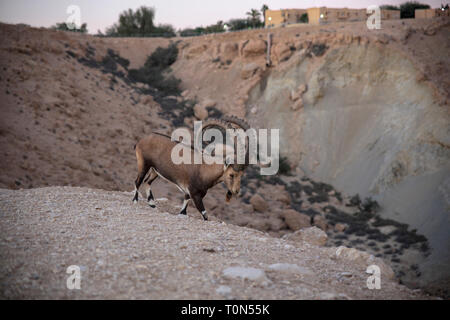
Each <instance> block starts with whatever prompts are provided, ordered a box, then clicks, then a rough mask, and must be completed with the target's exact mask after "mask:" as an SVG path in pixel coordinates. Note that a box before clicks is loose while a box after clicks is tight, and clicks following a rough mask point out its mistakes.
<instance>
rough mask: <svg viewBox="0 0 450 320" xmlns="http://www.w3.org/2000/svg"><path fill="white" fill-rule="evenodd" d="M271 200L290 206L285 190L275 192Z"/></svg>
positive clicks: (288, 196) (289, 197) (289, 199)
mask: <svg viewBox="0 0 450 320" xmlns="http://www.w3.org/2000/svg"><path fill="white" fill-rule="evenodd" d="M273 199H274V200H276V201H280V202H282V203H284V204H290V203H291V195H290V194H289V192H287V191H286V190H283V191H279V192H278V191H277V192H276V193H275V194H274V195H273Z"/></svg>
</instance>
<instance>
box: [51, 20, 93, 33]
mask: <svg viewBox="0 0 450 320" xmlns="http://www.w3.org/2000/svg"><path fill="white" fill-rule="evenodd" d="M50 28H51V29H54V30H61V31H71V32H80V33H87V31H88V30H87V24H86V23H83V24H82V25H81V27H80V28H69V27H68V26H67V23H65V22H62V23H57V24H55V25H54V26H52V27H50Z"/></svg>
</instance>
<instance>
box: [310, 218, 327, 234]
mask: <svg viewBox="0 0 450 320" xmlns="http://www.w3.org/2000/svg"><path fill="white" fill-rule="evenodd" d="M313 225H315V226H317V227H319V228H320V229H322V230H323V231H327V229H328V224H327V220H325V218H324V217H322V216H321V215H320V214H316V215H315V216H314V219H313Z"/></svg>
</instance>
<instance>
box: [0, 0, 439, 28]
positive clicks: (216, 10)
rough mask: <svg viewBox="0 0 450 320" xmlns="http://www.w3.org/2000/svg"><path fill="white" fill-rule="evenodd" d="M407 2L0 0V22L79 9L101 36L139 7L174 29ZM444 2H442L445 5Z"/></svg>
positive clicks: (63, 17) (45, 19) (46, 19)
mask: <svg viewBox="0 0 450 320" xmlns="http://www.w3.org/2000/svg"><path fill="white" fill-rule="evenodd" d="M405 1H406V0H359V1H355V0H302V1H300V0H226V1H217V0H189V1H188V0H128V1H125V0H39V1H37V0H0V21H1V22H5V23H25V24H29V25H31V26H34V27H49V26H51V25H54V24H55V23H56V22H65V21H67V18H68V17H69V15H70V14H68V13H67V8H68V7H69V6H70V5H77V6H79V8H80V13H81V22H82V23H87V27H88V30H89V33H97V30H101V31H102V32H104V30H105V28H106V27H108V26H110V25H112V24H113V23H115V22H117V20H118V17H119V14H120V13H121V12H122V11H124V10H126V9H128V8H132V9H137V8H139V7H140V6H148V7H154V8H155V10H156V15H155V23H156V24H160V23H169V24H172V25H173V26H174V27H175V28H176V29H181V28H186V27H196V26H201V25H203V26H206V25H209V24H214V23H216V22H217V21H219V20H222V21H227V20H229V19H231V18H244V17H245V13H246V12H247V11H249V10H250V9H251V8H255V9H258V10H259V9H261V7H262V5H263V4H267V5H268V6H269V8H270V9H273V10H276V9H287V8H310V7H319V6H327V7H335V8H338V7H348V8H367V7H368V6H369V5H382V4H394V5H398V4H400V3H403V2H405ZM420 2H421V3H426V4H429V5H430V6H431V7H432V8H438V7H440V5H441V0H421V1H420ZM444 2H445V1H444Z"/></svg>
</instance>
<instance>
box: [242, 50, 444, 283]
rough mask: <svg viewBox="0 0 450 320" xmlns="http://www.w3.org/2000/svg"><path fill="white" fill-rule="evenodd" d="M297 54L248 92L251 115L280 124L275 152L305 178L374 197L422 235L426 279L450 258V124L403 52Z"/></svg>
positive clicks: (268, 124)
mask: <svg viewBox="0 0 450 320" xmlns="http://www.w3.org/2000/svg"><path fill="white" fill-rule="evenodd" d="M322 50H323V51H325V52H319V53H318V55H317V56H316V55H315V54H314V47H310V48H309V49H308V48H305V49H303V50H300V51H299V52H296V53H295V54H294V55H293V56H292V57H291V58H290V60H289V62H288V63H286V64H284V65H280V66H278V67H277V68H275V69H274V70H273V71H271V72H270V73H269V74H268V75H267V76H266V77H265V78H264V79H262V81H261V82H260V83H259V85H257V86H255V88H254V89H253V90H252V91H251V92H250V94H249V100H248V102H247V107H248V114H249V117H250V118H254V119H257V120H256V121H255V122H257V123H259V124H260V125H262V124H264V125H262V126H264V127H268V128H279V129H280V139H281V141H280V150H281V153H282V155H284V156H286V157H288V158H289V160H290V162H291V163H292V164H294V165H296V166H298V167H299V168H301V169H302V170H303V171H304V172H305V173H306V174H307V175H308V176H311V177H313V178H314V179H317V180H320V181H325V182H327V183H330V184H332V185H334V186H335V187H336V188H337V189H339V190H343V191H344V192H346V193H350V194H356V193H358V194H360V195H361V196H363V197H369V196H370V197H373V198H375V199H376V200H377V201H379V203H380V204H381V206H382V208H383V212H382V215H384V216H385V217H389V218H393V219H397V220H400V221H402V222H406V223H408V224H410V225H411V226H412V227H413V228H416V229H417V230H418V231H419V232H420V233H422V234H425V235H426V236H427V237H428V238H429V240H430V243H431V246H432V253H431V255H430V257H429V258H428V259H426V260H425V261H424V263H425V264H427V273H428V276H427V277H423V278H422V279H424V280H423V281H429V280H431V279H432V278H435V277H440V276H442V275H443V272H444V273H445V270H443V269H442V266H444V265H447V266H448V261H449V252H450V247H449V242H448V230H449V227H450V223H449V220H448V208H449V204H450V203H449V184H450V162H449V159H450V148H449V146H450V136H449V132H448V130H449V129H448V128H449V126H448V124H449V123H450V121H449V120H450V119H449V113H448V106H447V105H440V104H439V102H438V101H437V99H436V98H435V96H434V94H433V87H432V86H430V84H429V83H427V82H425V81H423V76H422V75H421V72H420V71H419V70H417V69H416V68H415V67H414V65H413V64H412V63H411V61H410V60H409V59H407V58H406V57H405V56H404V55H403V54H402V53H401V52H399V51H397V50H395V49H392V48H388V47H385V46H380V45H378V44H376V43H355V42H353V43H351V44H350V45H348V46H340V47H334V48H327V47H326V44H325V43H324V47H322Z"/></svg>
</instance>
